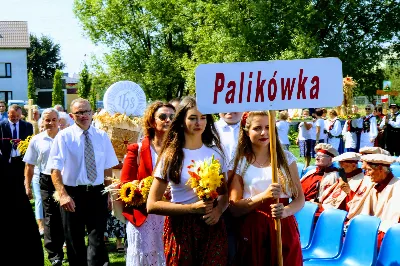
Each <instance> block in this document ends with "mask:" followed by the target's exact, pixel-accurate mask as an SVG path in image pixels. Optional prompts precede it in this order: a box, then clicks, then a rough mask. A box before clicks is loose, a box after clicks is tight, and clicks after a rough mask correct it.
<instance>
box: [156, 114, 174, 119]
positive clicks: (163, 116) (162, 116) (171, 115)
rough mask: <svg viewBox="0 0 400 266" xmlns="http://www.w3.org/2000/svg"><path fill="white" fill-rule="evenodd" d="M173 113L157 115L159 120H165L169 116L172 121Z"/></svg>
mask: <svg viewBox="0 0 400 266" xmlns="http://www.w3.org/2000/svg"><path fill="white" fill-rule="evenodd" d="M174 117H175V115H174V114H160V115H159V116H158V119H160V120H161V121H165V120H167V118H169V120H171V121H172V119H174Z"/></svg>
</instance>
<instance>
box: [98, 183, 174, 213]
mask: <svg viewBox="0 0 400 266" xmlns="http://www.w3.org/2000/svg"><path fill="white" fill-rule="evenodd" d="M153 180H154V177H152V176H148V177H146V178H143V179H142V180H140V181H139V180H133V181H132V182H127V183H124V184H122V183H121V182H120V181H119V180H118V179H112V184H111V185H109V186H107V187H106V188H105V189H104V193H110V194H111V195H112V196H113V198H114V199H115V200H119V201H121V202H123V203H124V204H125V206H130V207H134V208H141V207H143V206H145V204H146V202H147V198H148V196H149V192H150V188H151V184H152V183H153ZM164 200H166V198H165V197H164Z"/></svg>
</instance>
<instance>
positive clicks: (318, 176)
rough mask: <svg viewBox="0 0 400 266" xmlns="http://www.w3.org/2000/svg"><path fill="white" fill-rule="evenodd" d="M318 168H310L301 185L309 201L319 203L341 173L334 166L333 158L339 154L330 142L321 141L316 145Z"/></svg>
mask: <svg viewBox="0 0 400 266" xmlns="http://www.w3.org/2000/svg"><path fill="white" fill-rule="evenodd" d="M315 152H316V157H315V165H316V166H317V168H316V169H314V170H310V171H308V172H307V173H305V175H304V176H303V177H302V178H301V186H302V188H303V192H304V196H305V199H306V200H307V201H311V202H315V203H319V202H321V199H323V198H325V197H326V195H327V190H328V189H329V188H330V187H331V186H333V185H334V184H336V181H337V180H338V179H339V173H338V171H337V169H336V168H335V167H333V166H332V159H333V158H334V157H335V156H337V155H339V154H338V152H337V151H336V149H335V148H333V147H332V145H330V144H326V143H319V144H317V145H316V146H315Z"/></svg>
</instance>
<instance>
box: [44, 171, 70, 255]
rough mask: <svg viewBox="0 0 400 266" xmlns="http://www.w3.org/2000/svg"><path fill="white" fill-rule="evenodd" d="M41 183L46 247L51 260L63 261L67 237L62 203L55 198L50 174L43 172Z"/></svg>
mask: <svg viewBox="0 0 400 266" xmlns="http://www.w3.org/2000/svg"><path fill="white" fill-rule="evenodd" d="M39 183H40V196H41V197H42V202H43V212H44V248H45V249H46V251H47V254H48V256H47V258H48V259H49V261H51V262H54V261H56V260H60V261H62V260H63V258H64V251H63V245H64V241H65V238H64V228H63V225H62V220H61V211H60V205H59V204H58V202H56V201H55V200H54V198H53V194H54V191H55V188H54V185H53V182H52V181H51V176H50V175H45V174H42V173H41V174H40V180H39Z"/></svg>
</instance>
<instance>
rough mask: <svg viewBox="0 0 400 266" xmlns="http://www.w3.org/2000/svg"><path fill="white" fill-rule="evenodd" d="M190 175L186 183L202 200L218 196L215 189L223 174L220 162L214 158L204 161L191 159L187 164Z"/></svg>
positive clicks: (220, 183) (222, 178)
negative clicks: (189, 163)
mask: <svg viewBox="0 0 400 266" xmlns="http://www.w3.org/2000/svg"><path fill="white" fill-rule="evenodd" d="M188 168H189V170H188V173H189V175H190V178H189V180H188V181H187V182H186V185H189V186H190V187H191V188H192V189H193V191H194V192H195V193H196V194H197V196H198V197H199V199H202V200H204V201H207V200H215V199H216V198H217V197H218V192H217V189H218V188H219V187H220V186H221V185H222V183H223V180H224V176H223V175H222V174H221V164H220V162H219V161H218V160H216V159H215V158H214V155H213V156H212V157H211V158H207V159H205V160H204V161H193V160H192V164H191V165H189V166H188Z"/></svg>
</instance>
